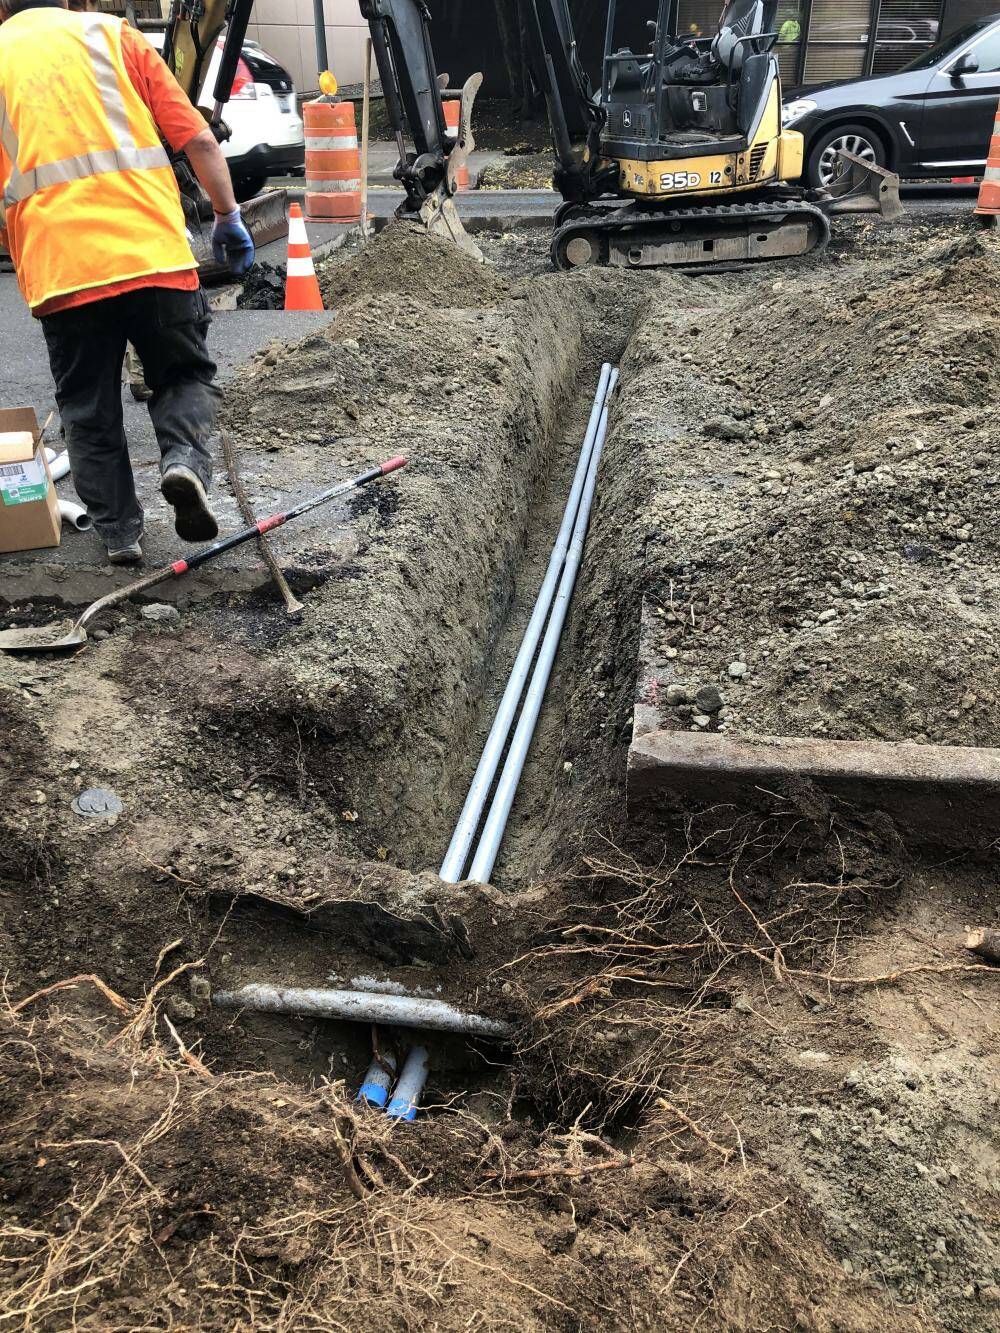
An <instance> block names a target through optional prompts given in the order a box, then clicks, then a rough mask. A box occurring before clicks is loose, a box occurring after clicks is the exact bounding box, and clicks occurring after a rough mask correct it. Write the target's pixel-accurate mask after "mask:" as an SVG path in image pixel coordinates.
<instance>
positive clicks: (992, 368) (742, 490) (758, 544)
mask: <svg viewBox="0 0 1000 1333" xmlns="http://www.w3.org/2000/svg"><path fill="white" fill-rule="evenodd" d="M998 283H1000V244H998V242H997V241H996V239H995V238H993V237H991V236H986V235H981V234H979V233H968V234H962V235H959V236H958V238H956V239H951V240H948V241H947V242H945V243H944V244H942V242H941V240H940V238H938V239H936V240H935V241H934V242H933V243H931V244H929V245H925V246H923V247H918V250H917V252H916V253H912V252H911V253H909V254H908V255H906V257H905V258H903V259H902V260H901V261H900V260H898V259H897V261H896V263H895V265H894V267H893V268H891V269H890V270H889V271H888V272H885V271H884V270H883V271H882V272H881V273H879V274H876V273H875V272H872V271H871V270H868V269H865V268H860V269H858V268H855V269H854V271H853V272H851V273H850V274H848V273H845V270H844V269H843V268H841V269H839V270H838V271H837V275H836V276H833V275H829V276H828V274H827V273H823V272H821V271H817V272H816V273H815V276H814V280H813V281H812V282H811V283H810V284H809V287H808V289H804V288H803V284H801V283H799V282H789V280H788V279H787V278H778V279H776V280H773V281H770V282H769V283H768V286H769V288H770V290H767V289H766V288H765V289H764V290H763V291H762V290H761V289H760V288H759V287H758V288H756V289H755V290H753V291H752V292H751V293H749V294H748V295H747V296H746V297H745V298H744V299H739V300H736V301H727V302H725V303H724V304H723V305H722V307H721V308H716V309H714V310H712V311H711V312H705V313H699V314H698V315H696V316H694V317H693V318H692V317H691V316H688V315H685V314H682V313H679V312H677V311H676V310H665V311H664V312H663V313H662V314H661V316H660V317H659V320H657V321H654V322H652V323H650V324H649V325H647V327H646V328H645V330H644V331H643V334H642V337H641V339H640V340H639V342H638V343H637V345H636V346H635V347H634V349H633V353H632V355H633V357H634V358H635V362H634V364H635V366H636V369H637V370H638V371H639V374H640V377H641V391H640V393H639V394H638V395H637V399H638V401H639V403H640V404H641V407H640V410H639V412H638V413H637V415H636V418H635V419H634V421H633V426H632V429H633V431H634V432H635V434H636V435H638V436H639V437H641V438H643V443H644V444H647V445H648V444H649V443H650V439H651V437H650V435H649V434H648V433H647V432H650V431H652V432H655V435H656V436H658V437H659V440H660V441H661V445H660V447H659V448H654V449H650V450H649V451H648V453H649V455H651V465H652V466H653V467H654V468H656V469H657V475H658V476H659V477H660V478H662V481H663V485H662V486H661V488H660V489H659V491H658V493H657V494H656V495H655V496H654V498H653V500H652V503H651V506H650V511H649V519H650V523H651V525H652V528H653V534H654V535H653V541H654V543H655V552H656V553H655V555H654V556H653V558H652V567H653V568H655V570H656V571H657V573H658V579H659V581H658V586H657V588H656V597H655V598H654V599H651V600H650V603H649V605H648V608H647V621H648V624H649V634H648V636H647V638H648V640H649V642H650V645H651V648H652V651H653V652H655V653H659V654H660V664H661V667H662V670H661V671H660V672H659V673H658V684H659V688H660V690H661V691H664V690H666V689H668V688H669V687H671V686H673V687H674V692H673V697H674V698H675V699H678V698H679V699H681V700H682V702H681V704H680V706H679V707H675V706H671V707H669V708H666V709H665V710H664V713H663V720H664V722H665V723H666V725H671V726H682V727H687V726H692V725H694V726H695V727H699V726H701V727H705V728H709V727H711V728H715V727H718V728H719V729H720V730H722V729H728V730H731V731H736V732H739V733H741V734H746V733H750V734H758V735H763V734H768V735H792V736H802V735H809V734H813V735H819V736H828V737H831V738H834V739H847V738H850V739H859V738H872V739H886V740H888V739H891V740H909V741H916V742H927V741H934V742H941V743H945V744H953V745H983V746H995V745H1000V670H998V668H1000V517H998V509H997V499H998V492H997V486H998V480H997V479H998V477H1000V441H998V437H997V432H996V429H995V404H996V401H997V397H998V394H1000V373H998V371H997V364H996V347H997V341H998V337H1000V316H998V313H997V310H996V308H995V303H994V302H993V301H992V300H991V299H990V298H989V295H988V294H989V293H991V292H993V291H995V290H997V286H998ZM668 441H669V448H664V447H663V444H665V443H666V442H668ZM699 689H707V690H708V691H709V694H710V693H711V692H712V691H713V690H715V691H720V692H721V694H722V698H723V704H724V706H723V707H722V708H721V709H720V708H719V703H718V699H716V700H715V701H714V704H713V706H711V707H708V706H699V705H698V703H696V702H695V701H694V696H695V695H696V693H697V691H698V690H699ZM662 697H663V696H662V693H661V696H660V701H661V702H662ZM705 699H708V695H704V696H703V701H704V700H705ZM645 702H647V703H648V702H650V701H649V700H646V701H645ZM708 702H709V703H712V700H710V699H708ZM692 719H693V720H692Z"/></svg>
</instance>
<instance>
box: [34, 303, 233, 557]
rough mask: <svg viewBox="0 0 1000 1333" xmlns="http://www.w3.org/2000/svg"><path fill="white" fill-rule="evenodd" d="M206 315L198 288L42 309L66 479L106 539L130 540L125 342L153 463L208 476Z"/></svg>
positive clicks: (136, 519)
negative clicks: (144, 409) (141, 380)
mask: <svg viewBox="0 0 1000 1333" xmlns="http://www.w3.org/2000/svg"><path fill="white" fill-rule="evenodd" d="M210 321H211V316H210V315H209V312H208V302H207V301H206V300H205V294H204V292H202V291H201V290H200V289H199V290H198V291H194V292H180V291H173V290H171V289H170V288H167V287H144V288H142V289H141V290H139V291H135V292H127V293H126V294H125V295H124V296H111V297H108V298H106V299H105V300H103V301H93V302H91V303H90V304H89V305H83V306H78V307H77V308H76V309H73V310H62V311H59V312H58V313H57V314H54V315H45V316H43V317H42V320H41V324H42V329H43V330H44V333H45V342H46V344H47V346H48V349H49V365H50V366H51V368H52V378H53V379H54V380H55V385H56V402H57V403H58V404H59V415H60V417H61V418H62V424H63V430H64V432H65V435H66V447H67V449H68V450H69V461H70V465H71V467H72V469H73V484H74V485H75V486H76V489H77V494H78V495H79V496H80V499H81V500H82V501H83V503H84V504H85V505H86V506H87V512H88V513H89V514H90V516H91V518H92V519H93V520H94V527H95V528H96V529H97V532H98V533H99V535H100V536H101V538H102V539H103V541H104V542H105V543H106V544H107V545H108V546H111V547H115V546H122V545H127V544H128V543H130V542H133V541H137V540H138V538H139V535H140V533H141V532H142V517H143V511H142V505H141V504H140V503H139V500H138V497H137V496H136V493H135V482H134V480H133V477H132V466H131V464H130V462H129V456H128V441H127V440H126V438H125V428H124V422H123V417H122V363H123V362H124V360H125V348H126V345H127V343H131V344H132V345H133V347H134V348H135V350H136V351H137V352H138V353H139V356H140V358H141V360H142V364H143V368H144V370H145V375H146V384H147V386H148V388H149V389H150V390H151V392H152V397H151V398H150V400H149V403H148V407H149V415H150V417H151V418H152V421H153V429H154V430H155V432H156V439H157V443H158V444H159V446H160V455H161V459H160V471H161V473H162V472H165V471H166V470H167V468H168V467H173V466H176V465H177V464H178V463H181V464H183V465H184V466H185V467H189V468H190V469H191V471H192V472H194V473H195V475H196V476H197V477H199V478H200V479H201V481H202V482H203V483H204V485H205V487H206V489H207V488H208V486H209V484H210V482H211V480H212V448H213V446H214V444H215V442H216V439H217V436H216V435H215V419H216V415H217V413H218V407H219V390H218V388H217V387H216V385H215V383H214V380H215V362H214V361H213V360H212V358H211V357H210V356H209V354H208V347H207V344H206V341H205V339H206V335H207V333H208V326H209V323H210Z"/></svg>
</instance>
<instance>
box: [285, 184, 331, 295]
mask: <svg viewBox="0 0 1000 1333" xmlns="http://www.w3.org/2000/svg"><path fill="white" fill-rule="evenodd" d="M285 309H286V310H322V309H323V298H322V296H321V295H320V291H319V283H318V282H317V281H316V270H315V268H314V267H313V260H312V251H311V250H310V249H309V237H308V235H307V234H306V224H305V219H304V218H303V216H302V209H301V208H300V207H299V205H298V204H292V206H291V208H289V210H288V271H287V273H286V275H285Z"/></svg>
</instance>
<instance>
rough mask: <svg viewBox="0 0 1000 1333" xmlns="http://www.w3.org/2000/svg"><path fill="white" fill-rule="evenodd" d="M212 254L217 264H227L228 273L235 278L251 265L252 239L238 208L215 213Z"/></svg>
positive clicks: (252, 254)
mask: <svg viewBox="0 0 1000 1333" xmlns="http://www.w3.org/2000/svg"><path fill="white" fill-rule="evenodd" d="M212 254H213V255H215V262H216V263H217V264H228V265H229V271H230V272H231V273H233V274H234V275H235V276H236V277H237V278H238V277H240V276H241V275H242V274H244V273H245V272H246V271H247V269H248V268H249V267H250V265H251V264H252V263H253V257H254V245H253V237H252V236H251V235H250V233H249V232H248V231H247V229H246V227H244V225H243V218H242V217H241V215H240V210H239V209H238V208H234V209H233V211H232V212H231V213H216V215H215V226H214V227H213V228H212Z"/></svg>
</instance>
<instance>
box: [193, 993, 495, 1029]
mask: <svg viewBox="0 0 1000 1333" xmlns="http://www.w3.org/2000/svg"><path fill="white" fill-rule="evenodd" d="M212 1003H213V1004H214V1005H217V1006H218V1007H219V1008H222V1009H253V1010H256V1011H257V1012H260V1013H269V1014H314V1015H315V1016H316V1017H317V1018H339V1019H342V1020H344V1021H345V1022H349V1023H389V1024H393V1025H395V1026H396V1027H409V1028H426V1029H427V1030H428V1031H430V1032H461V1033H463V1034H464V1035H465V1036H467V1037H499V1038H503V1037H507V1036H509V1035H510V1032H511V1027H510V1024H509V1023H504V1022H501V1021H500V1020H499V1019H496V1018H484V1017H483V1016H482V1014H466V1013H463V1012H462V1011H461V1010H460V1009H454V1008H452V1006H451V1005H450V1004H445V1002H444V1001H443V1000H425V999H421V998H418V997H417V996H414V995H380V994H376V993H374V992H372V991H360V990H327V989H325V988H322V987H317V988H309V987H300V986H266V985H260V984H257V983H254V984H251V985H249V986H241V987H240V989H239V990H232V991H216V993H215V994H214V995H213V996H212Z"/></svg>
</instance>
